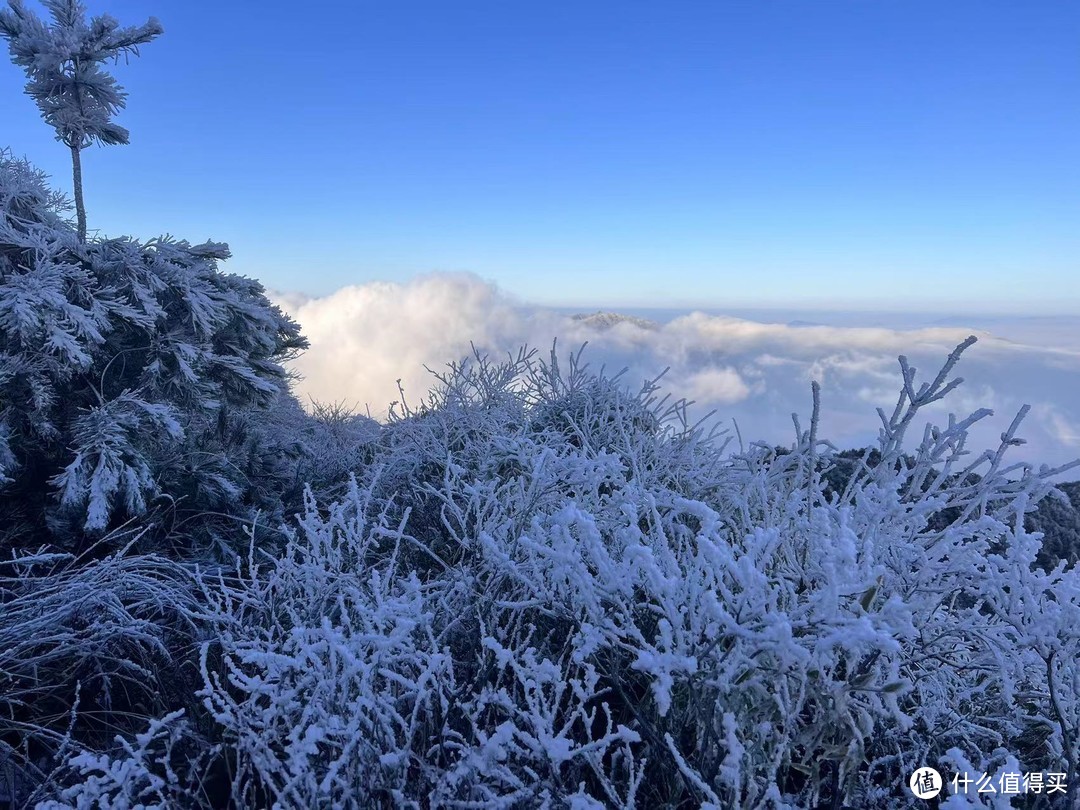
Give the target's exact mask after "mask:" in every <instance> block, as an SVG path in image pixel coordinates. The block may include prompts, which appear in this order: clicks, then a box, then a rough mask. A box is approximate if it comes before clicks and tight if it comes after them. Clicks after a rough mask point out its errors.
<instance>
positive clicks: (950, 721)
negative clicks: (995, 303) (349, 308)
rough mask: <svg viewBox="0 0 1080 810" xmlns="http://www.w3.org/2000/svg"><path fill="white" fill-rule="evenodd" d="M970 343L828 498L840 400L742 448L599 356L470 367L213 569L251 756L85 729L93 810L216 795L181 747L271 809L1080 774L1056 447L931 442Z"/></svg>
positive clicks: (567, 800)
mask: <svg viewBox="0 0 1080 810" xmlns="http://www.w3.org/2000/svg"><path fill="white" fill-rule="evenodd" d="M964 348H966V345H964V346H961V347H958V349H957V351H956V352H954V354H953V355H952V356H951V357H950V358H949V359H948V362H947V363H946V365H945V367H944V369H943V370H942V372H941V373H940V374H939V375H937V377H936V378H935V379H933V380H930V381H928V382H927V383H925V384H923V385H919V383H917V381H916V380H915V378H914V372H912V371H911V370H910V369H908V368H907V367H906V364H904V363H903V362H902V374H901V384H902V393H901V396H900V400H899V403H898V405H897V408H896V410H895V412H893V413H891V414H890V413H882V431H881V440H880V443H879V447H878V448H877V449H878V451H879V453H880V460H878V461H877V462H876V463H874V464H870V463H866V464H863V465H862V466H861V468H860V469H859V470H858V472H857V473H856V475H855V476H854V477H853V478H852V479H851V481H850V483H849V485H848V486H847V487H846V489H845V491H844V492H843V493H842V494H840V493H836V492H833V491H832V490H828V491H829V492H830V493H831V494H828V495H827V494H826V491H827V489H828V488H827V487H826V485H825V483H824V482H823V478H822V476H823V473H825V472H827V470H828V467H829V464H830V458H831V457H832V455H833V453H834V452H835V451H834V449H833V448H832V447H831V446H830V445H829V444H828V443H827V442H824V441H823V440H822V439H821V438H820V437H818V436H817V435H816V425H817V418H816V413H815V415H813V416H812V418H811V420H810V422H809V426H808V427H807V429H805V430H803V429H800V428H799V427H798V426H797V439H796V441H795V442H794V444H793V445H792V447H791V448H790V449H789V450H788V451H786V452H780V451H778V450H777V449H775V448H770V447H767V446H764V445H751V446H749V447H746V448H743V449H742V450H741V452H739V453H737V454H735V455H734V456H730V455H727V454H725V452H724V448H723V442H722V441H720V440H718V439H717V438H715V437H708V436H705V435H703V434H702V433H701V431H699V430H697V429H696V428H695V427H693V426H691V425H687V424H686V423H685V421H684V420H681V419H680V416H681V415H682V414H684V413H685V409H684V408H683V407H682V405H681V403H674V404H669V403H667V402H666V401H663V400H658V399H657V397H656V387H655V385H653V384H649V385H646V386H645V387H644V389H643V390H642V391H641V392H640V394H638V395H631V394H629V393H628V392H627V391H626V389H625V388H624V387H623V386H622V385H621V383H620V381H619V380H612V379H608V378H604V377H603V376H601V375H597V374H593V373H592V372H590V371H589V369H588V368H586V367H584V366H583V365H582V363H581V362H580V355H578V356H576V357H572V358H571V363H570V366H569V368H568V369H566V370H565V371H564V370H561V369H560V368H559V365H558V363H557V362H556V360H555V357H554V354H553V356H552V359H551V360H549V361H546V362H542V361H540V360H539V359H538V358H537V357H536V356H535V355H534V354H531V353H525V352H523V353H522V354H521V355H519V356H518V357H516V358H510V359H509V360H508V361H507V362H505V363H495V362H492V361H490V360H489V359H487V358H484V357H475V358H472V359H471V360H470V361H469V362H466V363H463V364H458V365H455V366H453V367H452V368H451V369H450V370H449V372H448V373H447V374H445V375H443V377H442V379H441V382H440V385H439V387H438V388H437V389H436V390H435V392H434V393H433V395H432V398H431V399H430V400H429V401H428V402H427V403H426V404H425V405H424V406H423V407H420V408H418V409H415V410H412V409H408V408H405V409H403V411H402V412H399V413H398V415H397V416H396V418H395V419H394V420H393V421H392V422H391V423H390V424H389V425H387V426H385V427H384V428H383V430H382V432H381V434H380V435H379V436H378V437H377V438H376V439H375V440H374V442H373V444H372V445H371V446H370V447H369V453H370V455H371V457H372V459H373V460H372V461H371V462H370V463H367V464H365V465H364V466H363V467H362V468H360V469H357V470H356V471H355V474H354V476H353V477H352V479H351V483H350V485H349V487H348V491H347V492H346V493H345V494H344V496H343V497H341V498H340V499H339V500H337V501H335V502H333V503H320V502H318V501H317V500H316V499H315V497H314V496H310V495H309V497H308V499H307V503H306V508H305V511H304V513H303V514H302V515H301V516H299V517H298V519H297V521H296V523H295V524H294V525H293V526H292V527H290V528H289V529H288V542H287V547H286V549H285V551H284V553H282V554H281V555H278V556H273V555H269V554H266V553H264V552H261V551H260V549H259V548H257V547H256V546H255V544H254V543H252V544H251V548H250V552H249V554H248V556H247V559H245V560H242V561H241V562H239V563H238V564H237V566H236V567H235V570H232V571H230V572H227V573H226V572H222V571H213V572H210V571H199V572H197V574H196V578H197V580H198V583H199V586H198V587H199V591H200V595H199V598H198V599H197V603H198V604H199V608H198V612H199V613H200V614H201V618H200V619H199V621H200V623H201V624H202V627H203V632H204V633H205V636H204V637H205V641H204V642H203V643H202V645H201V651H200V661H201V671H202V686H201V688H200V691H199V698H200V699H201V701H202V712H203V713H204V714H205V715H206V717H203V718H202V719H201V720H199V721H198V722H199V723H202V724H203V727H204V728H205V729H207V730H209V733H208V734H206V735H205V736H206V738H207V739H212V740H213V741H215V742H216V744H217V747H216V748H213V747H211V745H210V742H203V743H198V742H197V741H198V740H200V739H203V737H199V736H198V735H194V734H192V733H189V731H190V727H189V726H187V725H185V724H186V723H187V722H188V721H187V720H186V719H185V718H180V717H175V716H170V717H161V718H160V719H159V720H154V721H153V722H152V723H151V724H150V726H149V728H148V729H147V730H144V731H145V733H144V734H143V736H141V737H138V738H136V739H135V740H134V742H130V741H127V742H124V744H123V745H122V746H120V747H117V748H115V749H114V750H113V752H112V754H111V755H110V754H109V753H108V752H103V751H101V750H96V751H87V750H81V751H79V750H77V751H76V752H75V758H74V759H73V760H72V761H71V763H70V766H71V767H70V768H69V770H68V771H66V772H65V773H66V774H67V776H66V777H65V780H66V783H67V788H66V792H64V793H63V794H58V796H59V799H58V800H59V801H61V804H60V805H59V806H79V807H84V806H85V807H89V806H92V805H91V804H90V802H91V800H92V799H95V798H96V800H99V801H101V802H103V804H104V805H105V806H116V807H121V806H123V807H129V806H135V802H136V801H141V802H143V804H144V805H145V806H148V807H149V806H169V805H170V803H172V804H173V805H175V804H177V803H178V802H179V803H181V804H185V803H186V804H192V803H197V802H199V801H202V802H205V801H211V800H209V799H206V796H207V795H208V794H207V793H206V790H205V786H204V785H203V784H202V781H201V780H202V778H203V777H204V776H205V772H206V771H205V768H204V767H203V766H202V765H200V766H199V767H198V768H191V767H186V768H185V767H183V766H182V762H187V761H188V760H189V759H190V755H188V756H187V757H183V758H180V762H181V764H177V763H178V760H177V757H176V756H175V755H168V754H167V751H168V748H169V745H168V744H170V741H171V742H172V743H175V741H176V740H180V739H183V740H184V744H185V745H187V746H189V748H192V747H193V748H192V750H194V751H201V752H202V757H203V760H200V762H202V761H209V760H212V759H214V758H215V757H217V758H218V759H219V760H221V759H222V758H224V759H225V760H226V761H227V768H226V770H227V772H228V778H227V779H226V780H225V781H226V784H224V785H222V786H220V787H219V788H218V795H217V798H216V799H214V800H213V801H216V802H218V803H221V802H223V801H226V800H228V801H231V802H233V803H234V804H236V805H239V806H275V807H282V808H292V807H319V806H327V807H329V806H333V807H371V806H380V805H392V806H404V807H408V806H412V807H485V808H486V807H575V808H586V807H623V808H630V807H640V808H644V807H661V806H668V807H675V806H685V807H698V806H702V807H705V806H711V807H807V806H816V805H817V804H819V803H832V802H835V804H834V805H833V806H836V807H839V806H841V804H843V805H846V806H883V805H884V806H904V805H905V804H907V803H908V802H909V801H910V802H914V801H916V800H914V799H913V798H912V797H911V796H910V794H909V793H906V788H904V787H903V786H904V785H905V784H906V779H907V776H908V775H909V774H910V772H911V771H913V770H914V769H915V767H917V766H920V765H923V764H934V763H939V762H940V763H943V765H942V767H943V768H945V769H948V767H953V766H955V763H958V762H962V763H963V764H964V766H965V767H971V768H979V769H981V770H984V771H987V772H990V771H994V770H997V769H999V768H1001V767H1003V766H1005V765H1006V764H1008V765H1009V766H1010V767H1011V766H1012V765H1013V764H1015V763H1019V764H1020V765H1022V766H1023V767H1024V768H1025V769H1027V770H1050V771H1063V772H1068V774H1069V779H1068V782H1069V783H1070V784H1071V783H1073V782H1074V781H1075V780H1076V778H1077V776H1078V775H1077V772H1076V765H1077V755H1078V751H1077V741H1078V735H1080V682H1078V675H1077V671H1076V667H1075V664H1074V661H1075V659H1076V657H1077V654H1078V653H1080V583H1078V574H1077V572H1076V571H1074V570H1071V569H1070V570H1065V568H1064V566H1063V565H1062V566H1058V567H1057V568H1056V569H1054V570H1052V571H1050V572H1045V571H1043V570H1041V569H1038V568H1036V567H1035V566H1033V565H1032V563H1033V561H1034V559H1035V555H1036V554H1037V552H1038V549H1039V545H1040V543H1039V538H1038V536H1032V535H1029V534H1027V533H1025V531H1024V528H1023V527H1024V521H1023V520H1022V515H1023V514H1024V513H1025V511H1026V510H1029V509H1030V508H1031V507H1032V505H1033V504H1034V503H1035V502H1036V501H1037V499H1039V498H1040V497H1041V496H1042V495H1043V494H1044V493H1045V492H1046V491H1047V490H1048V489H1049V487H1050V484H1049V480H1048V479H1049V477H1050V476H1051V475H1052V474H1053V473H1054V471H1052V470H1048V469H1042V470H1039V471H1035V470H1031V469H1029V468H1027V467H1023V466H1020V467H1016V466H1010V465H1008V464H1007V463H1006V458H1007V450H1008V448H1009V447H1010V446H1012V445H1013V444H1015V443H1016V430H1017V429H1018V427H1019V421H1018V422H1017V424H1015V425H1014V426H1013V429H1011V430H1010V431H1008V432H1007V433H1006V434H1005V435H1003V436H1002V442H1001V447H1000V448H998V449H996V450H994V451H991V452H988V453H984V454H975V453H968V452H967V448H966V446H965V438H966V431H967V429H968V428H969V427H970V425H971V424H972V420H974V419H978V418H981V416H982V415H983V414H975V415H973V416H972V417H971V418H968V419H959V420H956V419H950V420H949V422H948V423H947V424H946V425H943V426H939V427H930V426H927V427H926V429H925V430H924V431H923V432H922V433H921V434H916V437H915V441H914V442H911V441H907V440H908V439H909V433H910V432H911V431H914V430H916V429H917V428H918V427H919V418H918V413H919V411H920V409H921V408H923V407H925V406H926V405H927V404H929V403H931V402H933V401H936V400H937V399H939V398H941V397H943V396H946V395H947V394H948V393H949V392H950V391H951V389H952V388H953V387H954V381H951V374H952V370H953V366H954V364H955V363H956V361H957V359H958V358H959V355H960V352H961V351H963V349H964ZM814 407H815V411H816V408H817V396H816V390H815V397H814ZM943 515H948V516H949V519H948V520H945V519H943V518H942V516H943ZM185 735H187V736H185ZM129 739H130V738H129ZM199 745H201V748H200V747H199ZM154 752H158V753H157V754H155V753H154ZM948 763H953V766H949V765H948ZM71 774H81V776H79V777H77V778H75V780H74V782H73V783H72V777H71ZM117 774H121V775H123V774H130V778H129V777H127V776H125V777H124V778H119V777H118V776H117ZM133 786H134V787H133ZM135 787H138V790H135ZM133 790H134V793H133V792H132V791H133ZM140 791H143V792H142V793H140ZM139 796H142V798H138V797H139ZM65 797H66V798H65ZM199 797H202V798H199ZM64 802H66V804H64ZM110 802H111V804H110ZM211 803H213V802H212V801H211ZM50 806H57V805H50Z"/></svg>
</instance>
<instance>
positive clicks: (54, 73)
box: [0, 0, 163, 242]
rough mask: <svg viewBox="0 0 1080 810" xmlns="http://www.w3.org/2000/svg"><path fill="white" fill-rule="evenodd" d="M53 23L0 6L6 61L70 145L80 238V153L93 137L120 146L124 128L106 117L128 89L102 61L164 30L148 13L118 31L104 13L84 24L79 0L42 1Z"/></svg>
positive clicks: (15, 0) (15, 5) (14, 5)
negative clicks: (21, 75) (142, 19)
mask: <svg viewBox="0 0 1080 810" xmlns="http://www.w3.org/2000/svg"><path fill="white" fill-rule="evenodd" d="M43 5H44V6H45V8H47V9H48V10H49V13H50V14H51V15H52V19H53V24H52V25H46V24H45V22H43V21H42V20H41V19H40V18H39V17H38V16H37V15H35V14H34V13H33V12H32V11H30V10H28V9H27V8H26V6H25V5H23V3H22V0H9V6H10V8H8V9H5V10H2V11H0V36H3V37H4V38H5V39H7V41H8V46H9V49H10V51H11V58H12V61H14V63H15V64H16V65H18V66H19V67H21V68H23V69H24V70H25V71H26V76H27V78H28V79H29V81H28V82H27V84H26V93H27V95H29V96H30V97H31V98H33V99H34V101H35V102H36V103H37V105H38V109H40V110H41V116H42V118H44V119H45V123H47V124H48V125H49V126H51V127H52V128H53V129H55V130H56V139H57V140H59V141H61V142H62V143H64V144H66V145H67V147H68V148H69V149H70V150H71V166H72V182H73V185H74V193H75V210H76V216H77V218H78V236H79V241H80V242H83V241H85V240H86V207H85V205H84V203H83V188H82V159H81V157H80V153H81V151H82V150H83V149H85V148H86V147H87V146H89V145H90V144H92V143H94V142H95V141H96V142H98V143H102V144H125V143H127V142H128V135H129V133H128V131H127V130H126V129H124V127H122V126H120V125H119V124H116V123H114V122H113V121H112V120H111V119H112V117H113V116H114V115H116V113H117V112H118V111H119V110H120V109H122V108H123V107H124V106H125V99H126V95H127V94H126V93H125V92H124V90H123V88H121V87H120V85H118V84H117V83H116V79H114V78H113V77H112V76H111V75H109V74H108V73H106V72H105V71H104V70H102V68H101V66H102V64H104V63H106V62H108V61H109V60H112V61H114V62H115V61H116V60H117V59H119V58H120V56H127V55H130V54H134V55H138V52H139V46H140V45H144V44H146V43H147V42H150V41H151V40H153V39H154V38H155V37H157V36H158V35H159V34H161V33H162V30H163V29H162V27H161V24H160V23H159V22H158V21H157V20H156V19H154V18H153V17H151V18H150V19H149V20H147V21H146V22H145V23H143V24H142V25H140V26H132V27H128V28H121V27H120V23H119V22H118V21H117V20H115V19H114V18H112V17H110V16H109V15H107V14H102V15H100V16H98V17H94V18H93V19H91V20H90V21H89V22H87V21H86V13H87V12H86V6H85V5H84V4H83V3H81V2H80V1H79V0H44V2H43Z"/></svg>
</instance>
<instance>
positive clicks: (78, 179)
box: [71, 146, 86, 242]
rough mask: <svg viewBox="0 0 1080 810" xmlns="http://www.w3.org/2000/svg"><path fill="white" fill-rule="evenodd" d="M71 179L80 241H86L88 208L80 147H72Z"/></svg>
mask: <svg viewBox="0 0 1080 810" xmlns="http://www.w3.org/2000/svg"><path fill="white" fill-rule="evenodd" d="M71 177H72V184H73V185H74V187H75V215H76V216H77V217H78V221H79V241H80V242H85V241H86V206H85V205H84V204H83V188H82V158H81V156H80V155H79V147H77V146H72V147H71Z"/></svg>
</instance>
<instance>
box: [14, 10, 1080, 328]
mask: <svg viewBox="0 0 1080 810" xmlns="http://www.w3.org/2000/svg"><path fill="white" fill-rule="evenodd" d="M28 2H29V3H30V5H31V6H32V7H34V8H35V9H38V10H40V7H38V6H37V5H36V4H35V3H34V2H33V0H28ZM88 5H89V7H90V10H91V12H92V13H100V12H109V13H111V14H113V15H114V16H116V17H118V18H119V19H120V20H121V21H122V22H124V23H130V24H134V23H139V22H142V21H144V20H145V18H146V17H148V16H150V15H154V16H156V17H158V18H159V19H160V20H161V22H162V24H163V25H164V28H165V34H164V36H162V37H161V38H160V39H159V40H158V41H157V42H154V43H152V44H150V45H148V46H146V47H145V49H144V52H143V55H142V56H141V57H140V58H139V59H137V60H134V61H133V62H132V63H131V64H130V65H129V66H124V65H121V66H119V67H118V68H117V76H118V78H119V80H120V82H121V84H123V85H124V86H125V87H126V88H127V90H128V91H129V93H130V98H129V106H128V110H127V111H126V112H125V113H123V114H122V116H121V118H120V122H121V123H123V124H124V125H125V126H127V127H128V128H130V129H131V132H132V144H131V145H130V146H127V147H104V148H93V149H91V150H89V151H88V152H87V153H85V156H84V160H83V162H84V169H85V172H86V193H87V206H88V211H89V221H90V227H91V229H94V228H98V229H100V231H101V232H103V233H105V234H106V235H120V234H125V233H133V234H136V235H139V236H142V237H149V236H153V235H157V234H159V233H163V232H168V233H172V234H174V235H176V236H178V237H183V238H187V239H190V240H192V241H201V240H203V239H206V238H213V239H218V240H222V241H226V242H229V243H230V245H231V246H232V247H233V251H234V254H235V258H234V259H233V260H231V261H230V262H229V267H230V268H231V269H232V270H234V271H236V272H242V273H245V274H247V275H251V276H255V277H257V278H259V279H261V280H262V281H263V282H264V283H265V284H266V285H267V286H269V287H272V288H276V289H282V290H302V291H305V292H308V293H312V294H325V293H328V292H330V291H332V290H334V289H336V288H338V287H341V286H343V285H347V284H363V283H366V282H370V281H372V280H376V279H386V280H394V281H404V280H406V279H409V278H411V277H414V276H416V275H417V274H421V273H426V272H431V271H439V270H451V271H471V272H474V273H477V274H479V275H480V276H481V277H483V278H486V279H489V280H493V281H495V282H496V283H498V284H499V285H500V287H501V288H503V289H504V290H506V291H507V292H508V293H510V294H512V295H514V296H518V297H520V298H521V299H523V300H526V301H531V302H536V303H545V304H569V305H578V304H590V305H597V306H606V307H617V306H664V305H669V306H709V307H723V306H753V305H761V306H807V307H832V308H844V307H851V308H872V309H883V308H884V309H888V308H901V309H903V308H907V309H919V310H923V311H927V310H949V311H953V312H957V311H959V312H964V311H979V310H987V311H990V310H998V311H1015V312H1064V313H1067V312H1080V3H1076V2H1067V1H1066V0H1045V1H1040V2H1016V0H948V1H947V2H942V0H932V1H931V0H903V1H902V2H901V0H858V2H854V1H848V0H819V1H818V2H807V1H806V0H739V1H738V2H735V1H734V0H713V1H712V2H657V1H656V0H651V1H650V2H635V1H634V0H623V1H622V2H610V3H609V2H588V1H586V0H573V1H572V2H564V1H563V0H543V2H531V0H530V1H529V2H526V1H525V0H497V1H494V2H474V1H473V0H459V1H456V2H447V1H446V0H440V1H438V2H412V1H411V0H383V2H364V1H363V0H361V1H360V2H348V3H337V2H332V3H321V2H315V3H288V4H286V3H274V2H259V3H255V2H215V3H210V2H203V0H90V2H89V3H88ZM22 85H23V77H22V74H21V71H19V70H18V69H17V68H15V67H14V66H12V65H10V64H6V63H5V64H0V145H9V146H10V147H12V148H13V149H14V151H15V152H16V153H17V154H19V155H26V156H28V157H30V158H31V159H32V160H33V161H34V162H35V163H36V164H37V165H39V166H40V167H41V168H44V169H46V170H47V171H49V172H50V173H52V174H53V175H54V178H55V182H56V184H57V185H58V186H61V187H63V188H65V189H69V188H70V180H69V169H68V164H67V155H66V153H65V150H64V149H63V147H61V146H60V145H59V144H57V143H55V142H54V141H53V140H52V133H51V130H48V129H47V128H46V127H45V125H44V124H42V123H40V121H39V120H38V117H37V111H36V108H35V107H34V105H33V103H32V102H31V101H30V100H29V99H28V98H26V97H25V96H22V95H21V88H22Z"/></svg>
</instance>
